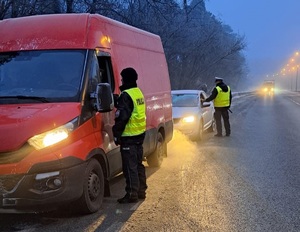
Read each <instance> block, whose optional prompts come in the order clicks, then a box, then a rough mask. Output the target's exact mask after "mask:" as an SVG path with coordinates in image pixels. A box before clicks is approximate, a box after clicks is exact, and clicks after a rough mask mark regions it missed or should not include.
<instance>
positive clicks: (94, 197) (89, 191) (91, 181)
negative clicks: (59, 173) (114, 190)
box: [77, 159, 104, 214]
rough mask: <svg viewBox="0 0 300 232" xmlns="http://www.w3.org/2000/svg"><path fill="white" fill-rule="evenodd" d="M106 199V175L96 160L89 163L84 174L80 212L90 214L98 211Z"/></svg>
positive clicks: (79, 201)
mask: <svg viewBox="0 0 300 232" xmlns="http://www.w3.org/2000/svg"><path fill="white" fill-rule="evenodd" d="M103 197H104V175H103V171H102V168H101V165H100V164H99V162H98V161H97V160H95V159H91V160H90V161H88V164H87V167H86V169H85V173H84V183H83V193H82V196H81V198H80V199H79V200H78V206H77V208H78V210H79V211H80V212H82V213H85V214H89V213H94V212H96V211H98V210H99V209H100V207H101V205H102V201H103Z"/></svg>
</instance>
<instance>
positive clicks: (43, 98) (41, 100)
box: [0, 95, 49, 102]
mask: <svg viewBox="0 0 300 232" xmlns="http://www.w3.org/2000/svg"><path fill="white" fill-rule="evenodd" d="M0 98H17V99H33V100H36V101H40V102H49V101H48V100H47V99H46V98H45V97H36V96H24V95H17V96H0Z"/></svg>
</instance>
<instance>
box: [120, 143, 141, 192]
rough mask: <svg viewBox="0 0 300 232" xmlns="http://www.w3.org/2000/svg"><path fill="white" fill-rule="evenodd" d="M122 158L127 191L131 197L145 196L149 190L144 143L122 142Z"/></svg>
mask: <svg viewBox="0 0 300 232" xmlns="http://www.w3.org/2000/svg"><path fill="white" fill-rule="evenodd" d="M121 156H122V165H123V174H124V177H125V179H126V187H125V191H126V193H127V194H129V196H133V197H135V196H137V195H138V194H145V192H146V189H147V184H146V171H145V166H144V164H143V142H141V141H138V142H132V141H131V142H129V143H127V142H126V141H122V144H121Z"/></svg>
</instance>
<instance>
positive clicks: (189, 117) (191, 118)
mask: <svg viewBox="0 0 300 232" xmlns="http://www.w3.org/2000/svg"><path fill="white" fill-rule="evenodd" d="M182 121H183V122H185V123H192V122H194V121H195V117H194V116H187V117H184V118H183V119H182Z"/></svg>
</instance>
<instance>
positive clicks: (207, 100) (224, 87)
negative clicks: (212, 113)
mask: <svg viewBox="0 0 300 232" xmlns="http://www.w3.org/2000/svg"><path fill="white" fill-rule="evenodd" d="M217 86H219V87H220V88H221V89H222V91H224V92H225V93H226V92H228V86H227V85H226V84H225V83H224V82H220V83H218V84H217V85H216V87H217ZM216 87H215V88H214V89H213V91H212V93H211V95H210V96H209V97H208V98H206V99H205V100H204V102H210V101H213V100H214V99H215V98H216V97H217V95H218V90H217V88H216ZM229 91H230V93H229V106H227V107H215V108H230V106H231V100H232V94H231V90H229Z"/></svg>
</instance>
